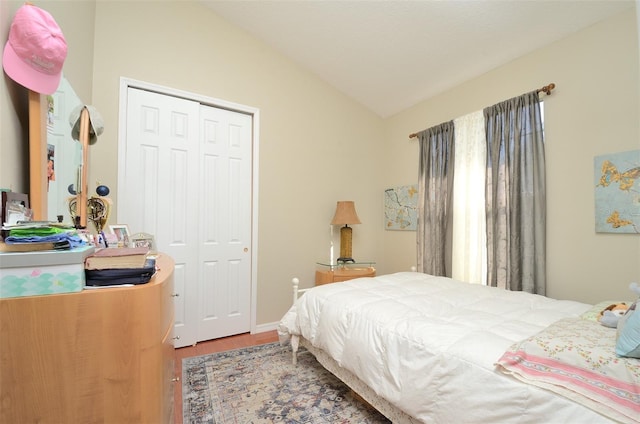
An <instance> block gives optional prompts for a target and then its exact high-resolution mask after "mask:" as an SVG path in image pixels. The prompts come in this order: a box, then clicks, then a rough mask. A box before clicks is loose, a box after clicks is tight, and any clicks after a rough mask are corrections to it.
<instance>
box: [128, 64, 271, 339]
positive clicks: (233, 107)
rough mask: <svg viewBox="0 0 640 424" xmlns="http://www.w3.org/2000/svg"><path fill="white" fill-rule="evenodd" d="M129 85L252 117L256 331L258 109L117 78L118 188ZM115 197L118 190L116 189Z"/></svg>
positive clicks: (253, 329) (252, 315)
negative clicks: (118, 83) (118, 87)
mask: <svg viewBox="0 0 640 424" xmlns="http://www.w3.org/2000/svg"><path fill="white" fill-rule="evenodd" d="M129 88H137V89H141V90H146V91H152V92H154V93H158V94H164V95H168V96H173V97H179V98H183V99H186V100H192V101H195V102H199V103H202V104H204V105H207V106H212V107H215V108H219V109H227V110H230V111H234V112H240V113H244V114H247V115H250V116H251V164H252V165H251V299H250V302H251V307H250V310H251V311H250V323H251V330H250V331H251V334H254V333H256V332H257V324H256V310H257V299H258V210H259V209H258V192H259V190H258V188H259V185H258V183H259V178H258V176H259V175H260V174H259V172H258V171H259V170H258V164H259V162H260V161H259V160H258V158H259V156H258V153H259V144H260V143H259V138H260V109H258V108H255V107H252V106H246V105H241V104H238V103H233V102H229V101H226V100H221V99H216V98H213V97H208V96H203V95H201V94H196V93H192V92H188V91H183V90H179V89H175V88H170V87H165V86H161V85H157V84H153V83H150V82H145V81H139V80H135V79H132V78H127V77H120V102H119V107H118V118H119V119H118V187H123V186H124V185H125V182H124V173H122V172H120V169H122V168H123V167H124V164H125V153H126V142H127V116H128V115H127V113H128V110H127V104H128V102H127V100H128V99H127V96H128V90H129ZM116 197H117V190H116ZM116 205H117V207H116V209H117V213H118V216H120V215H121V213H120V211H121V210H122V208H124V205H121V204H120V202H118V201H117V198H116Z"/></svg>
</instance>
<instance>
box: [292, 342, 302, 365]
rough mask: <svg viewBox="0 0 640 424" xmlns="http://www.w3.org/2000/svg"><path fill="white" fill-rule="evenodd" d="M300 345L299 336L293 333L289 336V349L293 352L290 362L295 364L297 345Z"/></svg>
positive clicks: (296, 361)
mask: <svg viewBox="0 0 640 424" xmlns="http://www.w3.org/2000/svg"><path fill="white" fill-rule="evenodd" d="M299 345H300V337H299V336H296V335H293V336H291V351H292V353H293V357H292V358H291V359H292V363H293V365H296V364H297V363H298V346H299Z"/></svg>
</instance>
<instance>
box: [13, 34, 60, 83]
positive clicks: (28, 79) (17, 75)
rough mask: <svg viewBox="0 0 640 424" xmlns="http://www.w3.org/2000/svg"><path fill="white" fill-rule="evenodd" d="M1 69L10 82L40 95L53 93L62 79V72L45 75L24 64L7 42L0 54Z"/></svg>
mask: <svg viewBox="0 0 640 424" xmlns="http://www.w3.org/2000/svg"><path fill="white" fill-rule="evenodd" d="M2 67H3V68H4V71H5V72H6V73H7V75H9V77H10V78H11V79H12V80H14V81H15V82H17V83H18V84H20V85H22V86H24V87H26V88H28V89H29V90H32V91H35V92H36V93H41V94H53V93H55V91H56V90H57V89H58V85H60V79H61V78H62V72H60V73H58V74H57V75H47V74H43V73H42V72H38V71H36V70H35V69H33V68H32V67H31V66H29V65H27V64H26V63H24V61H23V60H22V59H20V57H18V55H17V54H16V52H15V51H14V50H13V47H11V43H10V42H8V41H7V43H6V44H5V46H4V52H3V53H2Z"/></svg>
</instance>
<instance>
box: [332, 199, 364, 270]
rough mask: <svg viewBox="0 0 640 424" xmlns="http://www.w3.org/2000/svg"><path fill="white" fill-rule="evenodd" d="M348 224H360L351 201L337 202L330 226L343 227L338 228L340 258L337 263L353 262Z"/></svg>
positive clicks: (350, 232)
mask: <svg viewBox="0 0 640 424" xmlns="http://www.w3.org/2000/svg"><path fill="white" fill-rule="evenodd" d="M349 224H352V225H353V224H360V219H359V218H358V215H357V214H356V207H355V204H354V202H353V201H350V200H347V201H339V202H338V205H337V206H336V214H335V215H334V216H333V220H332V221H331V225H344V227H342V228H340V257H339V258H338V262H355V261H354V260H353V258H352V257H351V237H352V229H351V227H349Z"/></svg>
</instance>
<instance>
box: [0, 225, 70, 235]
mask: <svg viewBox="0 0 640 424" xmlns="http://www.w3.org/2000/svg"><path fill="white" fill-rule="evenodd" d="M66 231H67V230H64V229H62V228H57V227H48V226H47V227H25V228H13V229H12V230H11V231H9V235H10V236H16V237H31V236H42V237H44V236H50V235H54V234H60V233H64V232H66Z"/></svg>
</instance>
